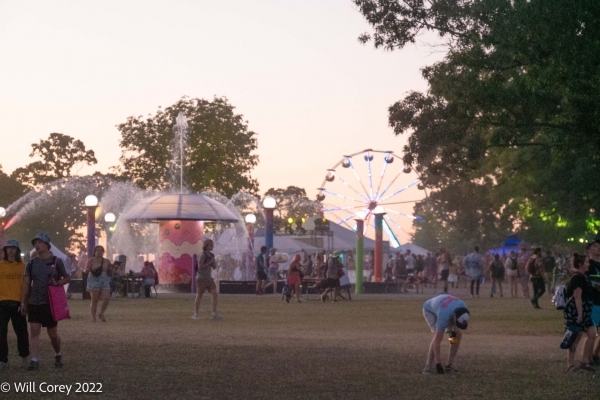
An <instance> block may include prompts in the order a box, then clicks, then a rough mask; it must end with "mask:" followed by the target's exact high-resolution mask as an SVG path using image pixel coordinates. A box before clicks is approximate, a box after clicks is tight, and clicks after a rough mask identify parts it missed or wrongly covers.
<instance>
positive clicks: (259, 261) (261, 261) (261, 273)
mask: <svg viewBox="0 0 600 400" xmlns="http://www.w3.org/2000/svg"><path fill="white" fill-rule="evenodd" d="M265 254H267V246H261V248H260V253H259V254H258V255H257V256H256V294H265V288H264V286H265V281H266V280H267V273H266V272H265V266H266V260H265Z"/></svg>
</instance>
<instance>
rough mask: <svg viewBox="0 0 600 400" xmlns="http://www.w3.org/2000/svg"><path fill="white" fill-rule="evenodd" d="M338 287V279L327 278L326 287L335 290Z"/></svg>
mask: <svg viewBox="0 0 600 400" xmlns="http://www.w3.org/2000/svg"><path fill="white" fill-rule="evenodd" d="M338 286H340V280H339V279H333V278H327V287H330V288H332V289H334V288H336V287H338Z"/></svg>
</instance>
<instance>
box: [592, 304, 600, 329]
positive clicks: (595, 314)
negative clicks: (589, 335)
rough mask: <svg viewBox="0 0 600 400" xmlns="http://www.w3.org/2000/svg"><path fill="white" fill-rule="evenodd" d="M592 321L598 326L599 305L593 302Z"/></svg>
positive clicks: (599, 323)
mask: <svg viewBox="0 0 600 400" xmlns="http://www.w3.org/2000/svg"><path fill="white" fill-rule="evenodd" d="M592 322H593V323H594V325H596V328H600V306H597V305H595V304H594V306H593V307H592Z"/></svg>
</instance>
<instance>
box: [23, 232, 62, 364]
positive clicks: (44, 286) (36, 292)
mask: <svg viewBox="0 0 600 400" xmlns="http://www.w3.org/2000/svg"><path fill="white" fill-rule="evenodd" d="M31 244H32V245H33V247H34V248H35V251H36V252H37V257H34V258H32V259H31V260H29V262H28V263H27V265H26V266H25V275H24V277H23V288H22V291H21V315H23V316H25V315H26V314H27V315H28V319H29V328H30V336H29V350H30V352H31V361H30V362H29V365H28V367H27V370H29V371H35V370H38V369H39V367H40V363H39V359H38V350H39V344H40V333H41V331H42V328H46V332H47V333H48V336H49V337H50V342H51V343H52V347H53V348H54V351H55V353H56V354H55V356H54V366H55V367H56V368H62V366H63V362H62V354H61V352H60V348H61V340H60V336H59V335H58V322H56V321H55V320H54V317H53V316H52V310H51V309H50V300H49V298H48V286H49V285H53V286H64V285H66V284H67V283H69V282H70V281H71V276H70V275H69V274H67V271H66V269H65V265H64V264H63V262H62V260H61V259H60V258H58V257H55V256H53V255H52V253H51V252H50V237H49V236H48V235H47V234H45V233H38V234H37V235H36V236H35V238H34V239H33V240H32V241H31Z"/></svg>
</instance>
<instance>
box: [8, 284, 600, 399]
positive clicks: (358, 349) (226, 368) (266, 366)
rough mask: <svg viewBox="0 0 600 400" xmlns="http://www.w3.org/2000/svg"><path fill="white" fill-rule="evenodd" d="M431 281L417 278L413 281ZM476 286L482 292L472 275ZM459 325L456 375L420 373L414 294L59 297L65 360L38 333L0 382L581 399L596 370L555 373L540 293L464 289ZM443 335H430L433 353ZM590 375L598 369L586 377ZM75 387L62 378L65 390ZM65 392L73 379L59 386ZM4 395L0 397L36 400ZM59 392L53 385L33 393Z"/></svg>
mask: <svg viewBox="0 0 600 400" xmlns="http://www.w3.org/2000/svg"><path fill="white" fill-rule="evenodd" d="M427 291H429V292H431V289H426V292H427ZM482 293H486V294H487V293H489V287H486V286H484V287H483V288H482ZM455 294H457V295H458V296H459V297H461V298H463V299H464V300H465V301H466V302H467V304H468V305H469V308H470V310H471V323H470V326H469V329H468V330H467V331H466V332H465V336H464V338H463V341H462V343H461V349H460V351H459V354H458V358H457V362H456V363H455V365H456V366H457V367H458V368H459V369H460V370H461V372H460V373H459V374H453V375H450V374H446V375H443V376H438V375H430V376H425V375H422V374H421V370H422V368H423V365H424V360H425V356H426V352H427V349H428V345H429V342H430V340H431V334H430V332H429V328H428V327H427V325H426V323H425V321H424V320H423V316H422V304H423V302H424V300H426V299H427V298H429V297H432V294H431V293H426V294H425V295H418V296H417V295H414V294H408V295H401V296H399V295H362V296H355V297H356V298H355V299H354V300H352V301H342V302H337V303H331V302H327V303H321V302H320V301H317V297H316V296H314V295H313V296H312V299H311V300H310V301H305V302H304V303H303V304H297V303H291V304H285V303H283V302H281V301H280V300H279V299H278V298H276V297H274V296H269V295H266V296H260V297H257V296H246V295H221V296H220V297H219V300H220V304H219V309H220V312H221V314H222V315H223V317H224V319H223V320H220V321H212V320H210V318H209V317H210V315H209V313H208V306H209V301H208V300H209V298H205V299H204V300H203V309H202V320H201V321H194V320H192V319H190V317H191V314H192V309H193V297H192V296H191V295H163V294H160V295H159V297H158V298H157V299H114V300H112V302H111V304H110V306H109V309H108V312H107V314H106V317H107V319H108V322H107V323H101V322H100V321H98V322H97V323H91V322H90V318H89V312H88V307H89V302H88V301H83V300H70V307H71V315H72V317H73V318H72V319H71V320H68V321H64V322H61V323H60V324H59V333H60V335H61V337H62V340H63V361H64V363H65V367H64V368H63V369H62V370H55V369H54V367H53V352H52V350H51V346H50V342H49V339H48V338H47V336H46V335H45V332H43V333H42V340H41V359H40V370H39V371H36V372H27V371H24V370H23V369H22V368H21V367H20V366H18V360H17V355H16V343H15V338H14V333H13V332H12V331H11V332H10V333H9V346H10V355H9V359H10V361H11V367H10V369H9V370H8V371H5V372H3V373H2V375H1V377H2V379H1V381H2V382H9V383H10V384H11V385H12V384H13V383H14V382H26V381H32V382H36V384H37V385H39V384H40V383H42V382H47V383H51V384H68V385H75V384H76V383H83V382H88V383H89V382H100V383H102V385H103V387H102V392H103V393H102V394H96V395H87V396H86V395H82V394H81V393H71V394H70V396H69V397H76V398H85V397H93V398H136V399H138V398H139V399H151V398H159V399H187V398H190V399H192V398H194V399H196V398H199V399H254V398H257V399H258V398H260V399H273V398H278V399H279V398H280V399H290V398H304V399H377V398H385V399H399V398H402V399H427V398H432V399H486V400H491V399H575V398H586V399H593V398H597V397H598V396H599V395H600V379H599V377H598V376H594V375H592V374H589V373H587V374H584V373H575V374H568V375H567V374H566V373H565V372H564V371H565V367H566V361H565V360H566V353H565V351H564V350H560V349H559V347H558V345H559V343H560V341H561V339H562V332H563V319H562V313H561V312H559V311H556V310H554V309H553V308H552V307H551V305H550V303H549V297H548V296H545V297H544V298H543V301H542V302H541V305H542V307H543V309H542V310H534V309H533V308H532V307H531V305H530V304H529V302H528V301H527V300H526V299H521V298H520V299H511V298H503V299H500V298H493V299H491V298H489V297H487V296H489V294H488V295H487V296H482V297H481V298H478V299H471V298H470V296H467V293H466V291H465V290H464V289H460V290H458V291H455ZM447 350H448V349H447V345H446V344H445V343H444V344H443V353H444V359H445V357H446V354H447ZM597 375H600V373H599V374H597ZM74 388H75V387H74ZM73 390H75V389H73ZM39 395H40V393H39V388H38V393H36V394H35V395H33V394H32V395H23V394H19V395H17V394H15V393H14V387H13V390H11V395H10V396H8V397H7V396H6V395H4V398H14V399H20V398H38V397H39ZM50 397H56V398H59V397H60V398H64V397H66V395H54V396H44V398H50Z"/></svg>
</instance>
